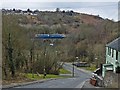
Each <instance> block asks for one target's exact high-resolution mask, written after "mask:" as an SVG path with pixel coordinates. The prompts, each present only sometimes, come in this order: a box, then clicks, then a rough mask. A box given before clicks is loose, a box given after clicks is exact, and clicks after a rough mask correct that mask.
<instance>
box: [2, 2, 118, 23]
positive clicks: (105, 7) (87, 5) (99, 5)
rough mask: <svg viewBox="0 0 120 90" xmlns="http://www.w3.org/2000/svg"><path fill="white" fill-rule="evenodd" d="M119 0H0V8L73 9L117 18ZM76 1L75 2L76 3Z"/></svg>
mask: <svg viewBox="0 0 120 90" xmlns="http://www.w3.org/2000/svg"><path fill="white" fill-rule="evenodd" d="M118 1H119V0H60V1H57V0H0V2H2V6H1V5H0V6H1V7H2V8H8V9H13V8H17V9H27V8H30V9H32V10H35V9H39V10H42V11H46V10H47V11H54V10H55V9H56V8H60V9H61V10H73V11H76V12H80V13H88V14H93V15H100V16H101V17H103V18H109V19H114V20H115V21H117V20H118ZM76 2H77V3H76Z"/></svg>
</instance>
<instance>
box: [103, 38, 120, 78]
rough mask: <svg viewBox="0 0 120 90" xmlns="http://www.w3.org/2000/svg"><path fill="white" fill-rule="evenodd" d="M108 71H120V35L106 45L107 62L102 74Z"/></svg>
mask: <svg viewBox="0 0 120 90" xmlns="http://www.w3.org/2000/svg"><path fill="white" fill-rule="evenodd" d="M106 71H112V72H113V73H120V37H119V38H117V39H115V40H113V41H112V42H110V43H108V44H107V45H106V63H105V64H103V69H102V76H103V77H105V74H106Z"/></svg>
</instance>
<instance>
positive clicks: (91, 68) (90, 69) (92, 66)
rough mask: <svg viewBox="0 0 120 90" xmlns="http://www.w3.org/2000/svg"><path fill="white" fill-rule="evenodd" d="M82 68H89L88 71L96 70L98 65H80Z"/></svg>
mask: <svg viewBox="0 0 120 90" xmlns="http://www.w3.org/2000/svg"><path fill="white" fill-rule="evenodd" d="M79 68H81V69H85V70H88V71H92V72H93V71H94V70H96V66H95V65H91V66H90V67H79Z"/></svg>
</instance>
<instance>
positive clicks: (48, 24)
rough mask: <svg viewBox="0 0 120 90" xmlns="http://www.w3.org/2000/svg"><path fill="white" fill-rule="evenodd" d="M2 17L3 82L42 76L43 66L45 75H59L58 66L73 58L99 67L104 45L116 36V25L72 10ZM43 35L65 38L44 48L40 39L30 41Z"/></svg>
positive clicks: (102, 61) (103, 53)
mask: <svg viewBox="0 0 120 90" xmlns="http://www.w3.org/2000/svg"><path fill="white" fill-rule="evenodd" d="M2 18H3V21H2V23H3V26H2V28H3V36H2V37H3V40H2V44H3V47H2V48H3V49H2V50H3V51H2V52H3V79H10V78H11V77H12V78H15V76H17V75H20V74H21V73H31V72H32V73H36V72H39V73H43V68H44V65H43V64H44V63H45V64H46V67H45V68H46V72H47V73H53V74H59V68H60V63H61V62H64V61H67V62H68V61H73V60H76V58H75V57H79V60H80V61H86V62H88V63H90V64H92V63H93V64H95V65H97V66H99V65H100V64H101V63H104V62H105V45H106V43H108V42H110V41H112V40H113V39H115V38H117V37H118V36H119V35H118V22H114V21H111V20H109V19H103V18H101V17H99V16H93V15H87V14H81V13H75V12H73V11H68V12H65V11H63V12H39V13H38V14H37V15H36V16H35V15H16V14H8V15H7V14H4V13H3V16H2ZM43 33H45V34H55V33H59V34H65V35H66V36H67V37H66V38H65V39H62V40H55V41H54V42H50V41H47V42H46V45H45V43H44V41H43V40H35V41H34V42H33V40H32V39H33V38H34V35H35V34H43ZM50 43H54V46H50V45H49V44H50ZM45 49H46V51H45ZM95 58H97V59H95ZM44 60H45V62H44Z"/></svg>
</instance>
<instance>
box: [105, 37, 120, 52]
mask: <svg viewBox="0 0 120 90" xmlns="http://www.w3.org/2000/svg"><path fill="white" fill-rule="evenodd" d="M106 46H107V47H110V48H113V49H115V50H117V51H120V37H119V38H117V39H115V40H113V41H112V42H110V43H108V44H107V45H106Z"/></svg>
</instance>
